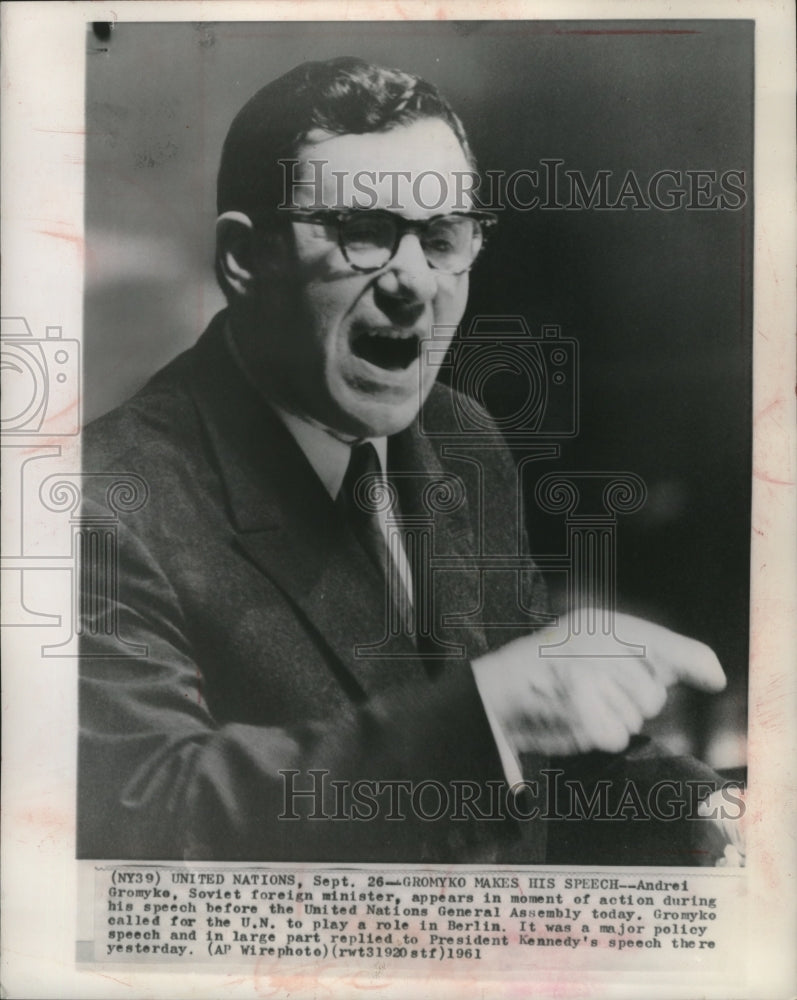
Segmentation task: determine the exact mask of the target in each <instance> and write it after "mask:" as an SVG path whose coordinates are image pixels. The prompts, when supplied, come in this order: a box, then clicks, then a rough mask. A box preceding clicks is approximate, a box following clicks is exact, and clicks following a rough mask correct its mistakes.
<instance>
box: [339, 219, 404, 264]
mask: <svg viewBox="0 0 797 1000" xmlns="http://www.w3.org/2000/svg"><path fill="white" fill-rule="evenodd" d="M396 231H397V230H396V223H395V221H394V220H393V219H392V218H391V216H389V215H380V214H378V213H376V212H362V213H361V214H359V213H358V214H357V215H352V216H350V217H349V218H348V219H346V221H345V222H344V223H343V227H342V229H341V233H340V236H341V241H342V243H343V249H344V251H345V253H346V256H347V258H348V260H349V263H351V264H353V265H354V266H355V267H362V268H378V267H383V266H384V265H385V264H387V262H388V261H389V260H390V256H391V254H392V253H393V247H394V246H395V245H396Z"/></svg>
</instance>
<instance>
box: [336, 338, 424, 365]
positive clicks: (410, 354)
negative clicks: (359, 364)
mask: <svg viewBox="0 0 797 1000" xmlns="http://www.w3.org/2000/svg"><path fill="white" fill-rule="evenodd" d="M419 345H420V340H419V339H418V337H417V336H416V335H415V334H411V335H410V336H408V337H406V336H405V337H397V336H396V335H395V334H392V335H391V334H386V333H379V332H378V331H376V332H372V333H361V334H359V335H358V336H356V337H355V338H354V340H353V341H352V344H351V350H352V354H354V355H355V357H358V358H362V359H363V360H364V361H367V362H369V364H372V365H375V366H376V367H377V368H384V369H386V370H387V371H400V370H401V369H403V368H409V366H410V365H411V364H412V362H413V361H415V359H416V358H417V357H418V349H419Z"/></svg>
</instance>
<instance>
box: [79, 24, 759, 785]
mask: <svg viewBox="0 0 797 1000" xmlns="http://www.w3.org/2000/svg"><path fill="white" fill-rule="evenodd" d="M105 34H106V32H103V31H102V30H101V29H100V30H99V31H97V32H93V31H92V30H89V32H88V56H87V136H86V249H87V254H86V261H87V263H86V297H85V331H84V344H85V349H84V357H85V370H84V388H85V394H84V417H85V419H86V420H90V419H92V418H93V417H95V416H98V415H99V414H100V413H102V412H104V411H105V410H107V409H109V408H110V407H112V406H114V405H116V403H118V402H120V401H121V400H122V399H124V398H125V397H126V396H128V395H130V394H131V393H132V392H133V391H135V390H136V389H137V388H138V387H139V386H140V385H141V384H143V382H144V381H145V380H146V378H147V377H148V376H149V375H150V374H151V373H152V372H154V371H155V370H156V369H157V368H159V367H160V366H161V365H162V364H163V363H165V362H166V361H167V360H169V359H170V358H171V357H173V356H174V355H175V354H177V353H178V352H179V351H180V350H182V349H184V348H185V347H188V346H189V345H190V344H191V343H193V341H194V340H195V339H196V337H197V336H198V335H199V333H200V332H201V331H202V329H203V328H204V326H205V325H206V323H207V321H208V320H209V319H210V317H211V316H212V315H213V314H214V312H215V311H216V310H217V309H218V308H220V307H221V306H222V305H223V299H222V296H221V294H220V292H219V291H218V289H217V288H216V285H215V282H214V279H213V272H212V259H213V222H214V218H215V212H214V196H215V190H214V188H215V175H216V169H217V165H218V159H219V154H220V150H221V145H222V142H223V139H224V134H225V132H226V129H227V127H228V125H229V123H230V122H231V120H232V118H233V116H234V114H235V113H236V111H237V110H238V109H239V107H240V106H241V105H242V104H243V103H244V102H245V101H246V100H247V99H248V98H249V97H250V96H251V94H252V93H254V92H255V90H257V89H258V88H259V87H260V86H262V84H263V83H265V82H267V81H268V80H270V79H273V78H275V77H277V76H279V75H280V74H282V73H283V72H285V71H286V70H288V69H290V68H291V67H293V66H294V65H296V64H297V63H299V62H302V61H304V60H306V59H325V58H329V57H332V56H335V55H358V56H362V57H364V58H366V59H369V60H372V61H375V62H381V63H383V64H385V65H391V66H398V67H400V68H402V69H406V70H408V71H411V72H414V73H418V74H420V75H421V76H423V77H426V78H428V79H430V80H431V81H433V82H434V83H436V84H437V85H438V86H439V87H440V89H441V90H442V91H443V93H444V94H446V96H448V98H449V99H450V100H451V103H452V104H453V106H454V108H455V109H456V110H457V111H458V113H459V114H460V116H461V117H462V119H463V121H464V124H465V127H466V129H467V130H468V133H469V135H470V137H471V140H472V144H473V146H474V149H475V152H476V156H477V158H478V160H479V163H480V166H481V167H482V169H483V170H484V169H490V170H504V171H508V172H511V171H513V170H516V169H518V168H528V169H536V168H539V163H540V160H541V159H546V158H550V159H553V158H558V159H562V160H564V161H565V163H564V167H565V168H566V169H572V170H579V171H581V172H582V173H583V174H584V177H585V179H586V180H587V182H588V183H589V182H590V181H591V179H592V177H593V176H594V174H595V172H596V171H597V170H610V171H612V180H611V181H610V188H611V189H613V190H616V188H617V186H618V185H619V182H620V181H621V179H622V178H623V177H624V176H625V174H626V173H627V171H629V170H631V171H633V172H634V173H635V175H636V176H637V177H638V178H639V179H640V180H641V182H642V185H643V188H644V186H645V184H646V182H647V179H648V178H650V177H651V176H652V175H653V174H654V173H656V172H657V171H659V170H665V169H669V170H680V171H686V170H715V171H717V173H718V174H721V173H722V172H724V171H728V170H743V171H745V174H746V183H745V189H746V191H747V193H748V200H747V203H746V205H745V206H744V207H743V208H742V209H739V210H736V211H733V210H728V209H726V210H719V209H707V210H691V211H690V210H688V209H685V208H681V209H678V210H676V211H672V212H664V211H659V210H656V209H655V208H654V209H650V210H647V211H632V210H630V209H626V210H621V211H600V210H596V209H590V210H582V211H564V210H552V211H542V210H539V209H538V210H534V211H530V212H525V213H520V212H517V213H513V212H504V213H502V218H501V221H500V225H499V228H498V232H497V233H496V235H495V236H494V238H493V239H492V240H491V243H490V246H489V249H488V250H487V252H486V253H485V255H484V256H483V258H482V259H481V260H480V261H479V264H478V266H477V268H476V269H475V270H474V273H473V276H472V290H471V299H470V305H469V313H468V316H466V318H465V322H464V324H463V327H466V326H467V323H468V319H469V317H470V316H473V315H476V314H479V313H482V314H483V313H488V314H489V313H506V314H514V313H517V314H520V315H522V316H524V317H525V319H526V321H527V323H528V325H529V327H530V328H531V330H532V331H536V330H538V329H539V327H540V325H541V324H543V323H554V324H558V325H560V326H561V327H562V335H563V336H565V337H572V338H575V339H577V340H578V343H579V347H580V355H581V391H580V399H579V405H580V432H579V434H578V435H577V436H576V437H575V438H573V439H572V440H570V441H568V442H565V443H564V444H563V448H562V456H561V459H559V460H556V461H555V462H554V461H546V463H544V464H545V470H544V471H550V470H553V469H555V468H562V469H571V470H574V469H577V470H594V471H614V470H627V471H631V472H635V473H637V474H638V475H639V476H641V477H642V479H643V480H644V481H645V483H646V486H647V489H648V499H647V502H646V504H645V506H644V507H643V508H642V509H641V510H640V511H639V512H638V513H636V514H633V515H629V516H627V517H624V518H622V519H621V522H620V526H619V548H618V592H619V604H620V607H621V608H622V609H624V610H628V611H633V612H635V613H639V614H643V615H645V616H648V617H650V618H652V619H653V620H655V621H659V622H661V623H662V624H666V625H668V626H670V627H673V628H676V629H677V630H679V631H682V632H686V633H688V634H690V635H694V636H695V637H697V638H700V639H702V640H703V641H705V642H708V643H709V644H710V645H711V646H712V647H713V648H714V649H715V650H716V651H717V653H718V655H719V656H720V659H721V661H722V662H723V665H724V666H725V668H726V672H727V673H728V675H729V678H730V685H729V690H728V693H727V694H726V695H724V696H722V697H721V698H715V699H710V700H708V699H704V698H702V697H701V696H698V695H694V694H692V693H689V692H686V691H680V692H677V693H675V694H674V696H673V697H672V698H671V703H670V705H669V706H668V709H667V711H666V712H665V714H664V715H663V716H662V718H661V719H660V720H659V721H658V723H657V724H656V726H655V727H654V729H656V730H657V731H658V733H659V735H663V736H664V738H665V739H666V740H667V741H668V742H669V743H670V745H671V746H673V748H675V749H687V750H692V751H695V752H697V753H698V754H699V755H701V756H703V757H704V758H706V759H709V761H710V762H712V763H714V764H715V765H716V766H734V765H737V764H740V763H742V762H743V761H744V730H745V727H746V715H745V706H746V684H747V680H746V679H747V626H748V606H749V584H748V581H749V537H750V481H751V465H750V439H751V307H752V195H751V192H752V141H753V98H752V94H753V54H752V53H753V25H752V22H748V21H684V22H670V21H646V22H633V21H623V22H607V21H602V22H597V21H596V22H574V21H571V22H459V23H454V22H440V21H435V22H400V23H398V22H382V23H376V22H373V23H372V22H368V23H351V22H349V23H281V24H280V23H229V24H211V23H205V24H188V23H186V24H116V25H114V27H113V29H112V31H111V32H110V36H109V37H107V38H105V37H103V36H104V35H105ZM491 388H492V389H493V390H496V389H497V390H498V391H497V398H498V399H501V398H503V401H504V403H505V404H506V403H507V400H508V406H509V409H510V410H511V403H512V393H513V392H516V391H518V390H517V387H516V386H513V384H512V382H511V380H508V381H505V382H504V383H502V384H501V385H498V386H496V385H493V386H491ZM529 526H530V529H531V533H532V540H533V546H534V549H535V551H538V552H556V551H561V547H562V543H563V538H564V536H563V534H562V523H561V520H559V521H555V520H552V519H545V518H543V517H541V516H540V515H539V514H537V513H536V512H535V511H530V512H529ZM559 582H560V581H558V580H557V579H556V578H555V577H553V578H552V580H551V584H552V588H553V591H554V594H555V595H556V593H557V587H558V583H559Z"/></svg>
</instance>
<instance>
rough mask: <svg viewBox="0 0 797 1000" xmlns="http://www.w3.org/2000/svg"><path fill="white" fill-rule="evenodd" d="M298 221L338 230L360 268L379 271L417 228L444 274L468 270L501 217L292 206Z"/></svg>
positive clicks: (350, 257)
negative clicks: (411, 214)
mask: <svg viewBox="0 0 797 1000" xmlns="http://www.w3.org/2000/svg"><path fill="white" fill-rule="evenodd" d="M284 215H285V216H287V217H288V218H289V219H292V220H293V221H294V222H314V223H321V224H322V225H324V226H329V227H330V228H336V229H337V238H338V245H339V246H340V249H341V251H342V252H343V256H344V257H345V258H346V260H347V261H348V263H349V264H350V265H351V267H353V268H354V269H355V270H356V271H365V272H370V271H378V270H380V269H381V268H383V267H385V266H386V265H387V264H389V263H390V261H391V260H392V259H393V257H394V256H395V254H396V251H397V250H398V248H399V244H400V243H401V241H402V239H403V238H404V236H405V234H406V233H414V234H415V235H416V236H417V237H418V240H419V242H420V244H421V249H422V250H423V253H424V256H425V257H426V261H427V263H428V264H429V267H432V268H434V269H435V270H436V271H443V272H444V273H445V274H464V273H465V271H469V270H470V269H471V268H472V267H473V264H474V262H475V261H476V258H477V257H478V256H479V253H480V251H481V249H482V247H483V246H484V241H485V238H486V234H487V231H488V230H489V229H491V228H492V227H493V226H494V225H495V224H496V222H497V221H498V219H497V217H496V216H495V215H493V214H492V213H491V212H452V213H451V214H449V215H434V216H432V217H431V218H428V219H405V218H404V216H402V215H397V214H396V213H395V212H388V211H386V210H382V209H348V210H337V209H309V208H308V209H291V210H290V211H286V212H285V213H284Z"/></svg>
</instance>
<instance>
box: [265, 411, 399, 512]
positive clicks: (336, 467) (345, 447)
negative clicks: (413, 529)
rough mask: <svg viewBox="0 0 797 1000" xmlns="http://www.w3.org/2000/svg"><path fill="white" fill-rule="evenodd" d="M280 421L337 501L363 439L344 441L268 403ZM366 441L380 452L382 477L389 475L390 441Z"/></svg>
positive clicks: (330, 432) (319, 426) (312, 423)
mask: <svg viewBox="0 0 797 1000" xmlns="http://www.w3.org/2000/svg"><path fill="white" fill-rule="evenodd" d="M268 403H269V406H270V407H271V408H272V409H273V410H274V412H275V413H276V414H277V416H278V417H279V418H280V420H281V421H282V422H283V424H285V426H286V427H287V428H288V430H289V431H290V432H291V434H292V435H293V437H294V439H295V441H296V443H297V444H298V445H299V447H300V448H301V449H302V451H303V452H304V454H305V456H306V458H307V461H308V462H309V463H310V465H312V467H313V469H314V470H315V473H316V475H317V476H318V478H319V479H320V480H321V482H322V483H323V484H324V488H325V489H326V491H327V493H329V495H330V496H331V497H332V498H333V500H334V499H335V497H337V495H338V493H339V491H340V487H341V485H342V483H343V477H344V476H345V475H346V469H347V468H348V465H349V457H350V456H351V449H352V446H353V445H354V444H360V443H361V439H354V438H351V439H348V440H344V439H343V438H341V437H340V436H339V435H337V434H336V433H334V432H333V431H331V430H330V429H329V428H327V427H324V425H323V424H319V423H318V422H316V421H315V420H311V419H309V418H308V417H301V416H299V415H298V414H296V413H291V412H289V411H288V410H285V409H283V407H281V406H279V405H277V404H276V403H274V402H273V401H271V400H269V401H268ZM365 440H367V441H370V443H371V444H372V445H373V446H374V448H375V449H376V454H377V456H378V458H379V467H380V470H381V472H382V476H383V477H384V474H385V466H386V459H387V438H384V437H381V438H366V439H365Z"/></svg>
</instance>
